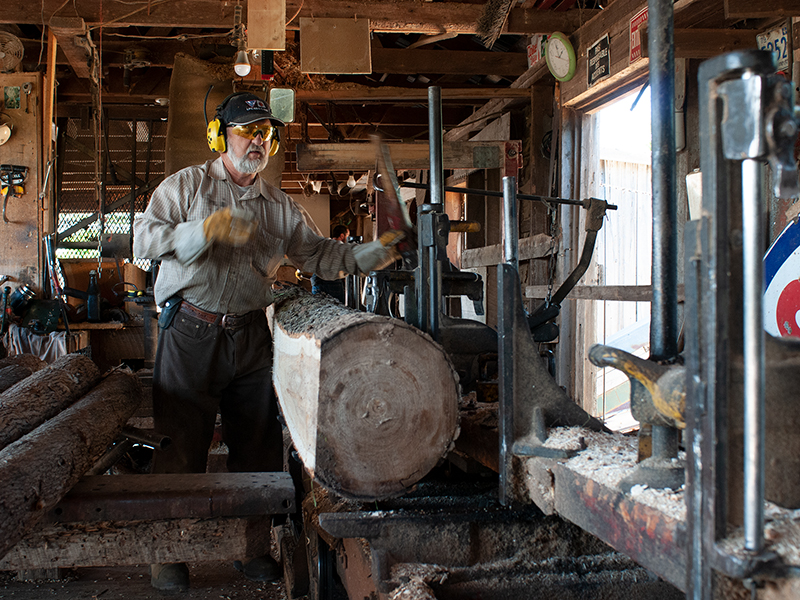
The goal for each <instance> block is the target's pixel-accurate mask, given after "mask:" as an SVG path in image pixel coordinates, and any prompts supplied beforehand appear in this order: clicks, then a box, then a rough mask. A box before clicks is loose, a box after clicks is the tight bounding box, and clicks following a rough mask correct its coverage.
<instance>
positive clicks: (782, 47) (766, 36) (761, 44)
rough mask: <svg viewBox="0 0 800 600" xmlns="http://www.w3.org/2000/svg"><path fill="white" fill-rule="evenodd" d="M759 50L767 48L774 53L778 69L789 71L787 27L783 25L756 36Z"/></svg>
mask: <svg viewBox="0 0 800 600" xmlns="http://www.w3.org/2000/svg"><path fill="white" fill-rule="evenodd" d="M756 42H757V43H758V48H759V49H760V50H769V51H770V52H772V53H773V54H774V55H775V62H776V63H777V64H778V71H784V72H788V71H789V28H788V27H787V26H786V25H784V26H782V27H776V28H775V29H773V30H771V31H767V32H766V33H760V34H759V35H757V36H756Z"/></svg>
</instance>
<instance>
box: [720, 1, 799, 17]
mask: <svg viewBox="0 0 800 600" xmlns="http://www.w3.org/2000/svg"><path fill="white" fill-rule="evenodd" d="M778 17H800V0H758V2H753V0H725V18H727V19H775V18H778Z"/></svg>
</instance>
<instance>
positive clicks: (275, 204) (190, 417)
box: [134, 93, 396, 591]
mask: <svg viewBox="0 0 800 600" xmlns="http://www.w3.org/2000/svg"><path fill="white" fill-rule="evenodd" d="M281 125H283V123H282V122H281V121H280V120H278V119H276V118H275V117H273V116H272V113H271V111H270V109H269V107H268V106H267V105H266V104H265V103H264V102H263V101H262V100H261V99H260V98H258V97H257V96H255V95H253V94H248V93H240V94H233V95H232V96H229V97H228V98H226V99H225V101H224V102H223V103H222V104H221V105H220V106H219V107H217V113H216V119H215V120H214V121H212V123H211V124H210V127H209V146H210V147H212V149H217V150H218V151H220V153H221V155H220V157H219V158H217V159H216V160H209V161H208V162H206V163H205V164H203V165H197V166H193V167H188V168H186V169H183V170H181V171H178V172H177V173H175V174H174V175H172V176H170V177H168V178H167V179H165V180H164V181H163V182H162V183H161V185H159V186H158V188H157V189H156V190H155V191H154V192H153V196H152V198H151V200H150V203H149V205H148V207H147V210H146V211H145V212H144V214H143V215H142V216H141V217H139V218H137V220H136V222H135V225H134V253H135V255H136V256H137V257H140V258H150V259H157V260H160V261H161V268H160V271H159V275H158V279H157V281H156V284H155V297H156V302H157V303H158V305H159V306H160V307H161V308H162V311H161V316H160V318H159V327H160V328H161V330H160V333H159V340H158V349H157V352H156V362H155V368H154V371H153V414H154V420H155V428H156V430H157V431H159V432H160V433H163V434H166V435H168V436H170V437H171V438H172V445H171V446H170V447H169V448H168V449H167V450H164V451H160V452H156V455H155V457H154V466H153V472H155V473H197V472H205V471H206V462H207V454H208V449H209V446H210V443H211V439H212V436H213V433H214V426H215V422H216V415H217V411H219V412H220V414H221V416H222V436H223V440H224V442H225V444H226V445H227V447H228V451H229V454H228V461H227V467H228V470H229V471H232V472H246V471H280V470H281V469H282V437H281V430H280V424H279V422H278V420H277V411H278V409H277V402H276V399H275V397H274V392H273V388H272V370H271V369H272V339H271V336H270V332H269V328H268V326H267V319H266V316H265V314H264V308H265V307H266V306H268V305H269V304H271V303H272V291H271V285H272V283H273V282H274V281H275V277H276V274H277V271H278V267H279V266H280V265H281V263H282V261H283V258H284V256H287V257H288V258H289V259H290V260H291V261H292V262H293V263H294V264H295V265H296V266H297V267H298V268H300V269H302V270H304V271H308V272H314V273H320V274H321V275H323V276H324V277H326V278H330V279H334V278H336V277H340V276H342V275H343V274H345V273H359V272H362V273H366V272H369V271H370V270H372V269H376V268H380V267H381V266H383V265H385V264H387V263H388V262H390V261H392V260H394V258H393V257H394V256H395V255H396V253H395V251H394V250H393V249H392V248H391V247H384V245H383V244H382V243H381V242H380V241H379V240H378V241H376V242H372V243H370V244H364V245H362V246H355V247H354V246H350V245H347V244H340V243H338V242H336V241H334V240H331V239H327V238H324V237H322V236H321V235H320V233H319V230H318V229H317V228H316V226H315V225H314V224H313V222H312V221H311V219H310V217H309V216H308V214H307V213H306V212H305V210H304V209H303V208H302V207H301V206H299V205H298V204H296V203H295V202H294V201H293V200H292V199H291V198H289V196H287V195H286V194H284V193H283V192H281V191H280V190H278V189H277V188H275V187H274V186H272V185H270V184H268V183H267V182H265V181H264V180H263V179H262V178H261V177H259V176H258V175H257V174H258V173H259V172H260V171H262V170H263V169H264V168H265V167H266V165H267V162H268V161H269V157H270V154H271V153H274V152H275V151H276V150H277V140H278V137H277V136H278V130H277V126H281ZM216 126H218V127H219V129H218V130H217V129H216ZM368 247H369V248H368ZM361 248H363V249H364V250H361ZM235 566H236V567H237V568H238V569H239V570H242V571H244V573H245V576H247V577H248V578H251V579H256V580H260V581H268V580H273V579H277V578H278V577H279V574H280V569H279V567H278V565H277V564H276V563H275V561H274V560H273V559H272V558H271V557H269V556H266V557H255V558H253V557H243V560H242V561H241V562H240V561H237V562H236V563H235ZM151 583H152V585H153V586H154V587H156V588H158V589H162V590H181V591H183V590H186V589H188V587H189V572H188V569H187V567H186V565H185V564H166V565H151Z"/></svg>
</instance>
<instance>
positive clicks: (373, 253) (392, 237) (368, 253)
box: [353, 230, 406, 274]
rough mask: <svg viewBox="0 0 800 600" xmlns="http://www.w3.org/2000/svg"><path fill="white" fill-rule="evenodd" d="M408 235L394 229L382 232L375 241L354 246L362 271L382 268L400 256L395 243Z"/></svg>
mask: <svg viewBox="0 0 800 600" xmlns="http://www.w3.org/2000/svg"><path fill="white" fill-rule="evenodd" d="M405 236H406V234H405V233H403V232H402V231H397V230H392V231H387V232H386V233H384V234H382V235H381V237H379V238H378V239H377V240H375V241H374V242H368V243H366V244H359V245H357V246H356V247H354V248H353V257H354V258H355V259H356V266H358V270H359V271H361V272H362V273H365V274H366V273H369V272H370V271H375V270H376V269H382V268H383V267H386V266H388V265H390V264H392V263H393V262H394V261H396V260H397V259H399V258H400V253H399V252H398V251H397V249H396V248H395V245H396V244H397V243H398V242H399V241H400V240H402V239H403V238H404V237H405Z"/></svg>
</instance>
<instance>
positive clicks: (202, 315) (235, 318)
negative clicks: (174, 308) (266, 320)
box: [180, 300, 262, 329]
mask: <svg viewBox="0 0 800 600" xmlns="http://www.w3.org/2000/svg"><path fill="white" fill-rule="evenodd" d="M180 312H182V313H186V314H188V315H191V316H192V317H194V318H195V319H199V320H201V321H203V322H205V323H211V324H212V325H217V326H219V327H222V328H224V329H236V328H237V327H244V326H245V325H247V324H248V323H249V322H250V321H252V320H253V317H255V316H256V315H257V314H259V313H260V312H262V311H260V310H251V311H250V312H246V313H244V314H241V315H236V314H230V313H229V314H222V313H215V312H208V311H207V310H203V309H202V308H197V307H196V306H195V305H194V304H189V303H188V302H187V301H186V300H183V301H182V302H181V308H180Z"/></svg>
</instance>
